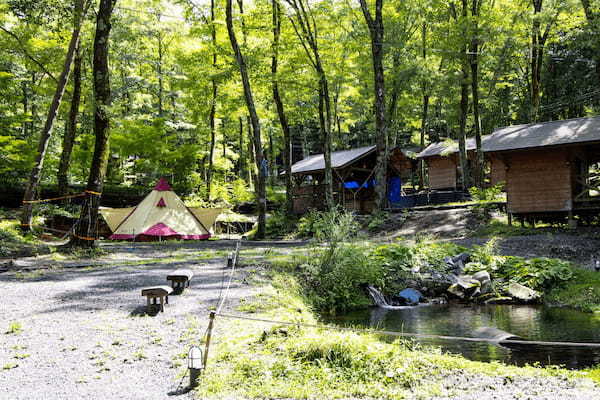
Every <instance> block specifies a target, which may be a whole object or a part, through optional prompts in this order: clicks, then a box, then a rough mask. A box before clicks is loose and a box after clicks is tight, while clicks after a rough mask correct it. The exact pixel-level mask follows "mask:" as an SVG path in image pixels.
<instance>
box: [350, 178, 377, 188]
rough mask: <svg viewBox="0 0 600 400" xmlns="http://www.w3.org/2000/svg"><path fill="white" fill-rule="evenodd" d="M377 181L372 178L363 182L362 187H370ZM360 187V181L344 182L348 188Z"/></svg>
mask: <svg viewBox="0 0 600 400" xmlns="http://www.w3.org/2000/svg"><path fill="white" fill-rule="evenodd" d="M376 183H377V182H376V181H375V179H371V180H369V181H367V182H365V183H363V185H362V187H363V188H368V187H369V186H375V184H376ZM359 187H360V183H358V182H357V181H348V182H344V188H346V189H358V188H359Z"/></svg>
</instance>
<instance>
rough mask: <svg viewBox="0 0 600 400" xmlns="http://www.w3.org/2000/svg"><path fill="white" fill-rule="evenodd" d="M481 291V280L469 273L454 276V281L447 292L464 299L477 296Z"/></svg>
mask: <svg viewBox="0 0 600 400" xmlns="http://www.w3.org/2000/svg"><path fill="white" fill-rule="evenodd" d="M480 291H481V282H480V281H478V280H477V279H473V277H472V276H471V275H459V276H457V277H456V283H454V284H452V285H450V287H449V288H448V292H449V293H452V294H453V295H455V296H457V297H459V298H461V299H464V298H467V297H474V296H477V295H478V294H479V293H480Z"/></svg>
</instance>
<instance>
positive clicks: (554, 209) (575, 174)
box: [484, 117, 600, 223]
mask: <svg viewBox="0 0 600 400" xmlns="http://www.w3.org/2000/svg"><path fill="white" fill-rule="evenodd" d="M484 151H485V153H486V155H487V156H488V158H490V159H491V160H496V161H495V162H496V163H497V165H501V166H503V167H504V170H505V180H506V194H507V209H508V212H509V213H510V214H511V215H515V216H516V217H518V218H521V219H530V220H532V221H535V220H536V219H538V220H541V219H543V220H552V219H559V220H560V219H563V220H564V218H565V217H568V218H569V221H570V222H572V223H574V222H575V221H574V219H573V217H574V215H579V216H580V217H582V218H587V217H591V218H597V217H598V215H599V213H600V117H591V118H576V119H570V120H563V121H551V122H541V123H533V124H527V125H517V126H509V127H506V128H501V129H498V130H496V131H494V132H493V134H492V135H490V136H489V137H488V138H487V140H486V141H485V143H484Z"/></svg>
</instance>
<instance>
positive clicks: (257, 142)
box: [225, 0, 267, 239]
mask: <svg viewBox="0 0 600 400" xmlns="http://www.w3.org/2000/svg"><path fill="white" fill-rule="evenodd" d="M231 2H232V0H227V5H226V9H225V16H226V18H225V19H226V22H227V32H228V34H229V41H230V42H231V48H232V49H233V52H234V54H235V59H236V61H237V64H238V67H239V69H240V75H241V78H242V86H243V88H244V99H245V100H246V107H247V108H248V113H249V114H250V122H251V123H252V132H253V139H254V152H255V154H256V156H255V157H256V167H257V169H258V179H257V184H258V187H257V188H256V189H255V190H256V201H257V208H258V230H257V232H256V238H257V239H262V238H264V236H265V222H266V212H267V193H266V182H265V181H266V177H265V173H264V172H265V171H264V168H262V162H263V152H262V145H261V138H260V121H259V119H258V114H257V113H256V107H255V105H254V98H253V96H252V88H251V87H250V78H249V77H248V70H247V69H246V60H245V59H244V56H243V55H242V52H241V50H240V47H239V45H238V42H237V38H236V36H235V31H234V28H233V15H232V9H231V8H232V7H231Z"/></svg>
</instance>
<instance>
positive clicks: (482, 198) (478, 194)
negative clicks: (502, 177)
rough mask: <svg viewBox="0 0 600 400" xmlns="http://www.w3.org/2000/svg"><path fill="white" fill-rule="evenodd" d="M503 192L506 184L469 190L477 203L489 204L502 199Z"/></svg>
mask: <svg viewBox="0 0 600 400" xmlns="http://www.w3.org/2000/svg"><path fill="white" fill-rule="evenodd" d="M503 190H504V182H500V183H498V184H496V185H494V186H490V187H487V188H485V187H484V188H478V187H471V188H469V194H470V195H471V197H472V198H473V200H475V201H479V202H489V201H495V200H499V199H501V198H502V191H503Z"/></svg>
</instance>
